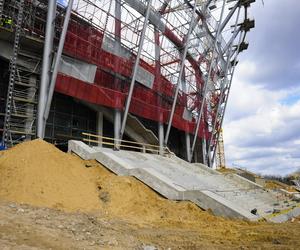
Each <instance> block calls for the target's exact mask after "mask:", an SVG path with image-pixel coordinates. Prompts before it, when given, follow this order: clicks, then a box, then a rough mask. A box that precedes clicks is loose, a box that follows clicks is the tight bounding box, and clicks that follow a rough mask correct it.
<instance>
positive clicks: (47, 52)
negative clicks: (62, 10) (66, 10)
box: [37, 1, 56, 138]
mask: <svg viewBox="0 0 300 250" xmlns="http://www.w3.org/2000/svg"><path fill="white" fill-rule="evenodd" d="M55 15H56V1H48V13H47V23H46V34H45V42H44V52H43V65H42V73H41V83H40V92H39V102H38V119H37V136H38V137H39V138H44V132H45V131H44V127H45V124H44V111H45V104H46V101H47V99H46V98H47V89H48V82H49V74H50V61H51V54H52V45H53V38H54V26H55V23H54V21H55Z"/></svg>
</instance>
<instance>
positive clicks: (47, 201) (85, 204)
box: [0, 140, 99, 211]
mask: <svg viewBox="0 0 300 250" xmlns="http://www.w3.org/2000/svg"><path fill="white" fill-rule="evenodd" d="M0 198H2V199H6V200H9V201H16V202H20V203H28V204H31V205H35V206H47V207H54V208H62V209H65V210H88V211H90V210H95V209H98V208H99V199H98V191H97V187H96V185H95V183H94V182H92V181H91V179H90V177H89V175H86V169H85V167H84V165H83V164H82V162H81V161H80V160H79V159H76V158H75V157H74V156H71V155H68V154H65V153H63V152H61V151H60V150H58V149H57V148H55V147H54V146H53V145H51V144H49V143H47V142H45V141H42V140H34V141H30V142H25V143H22V144H20V145H17V146H16V147H14V148H12V149H10V150H8V151H6V152H5V153H4V154H3V155H2V156H0Z"/></svg>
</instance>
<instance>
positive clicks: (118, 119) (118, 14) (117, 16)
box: [114, 0, 122, 149]
mask: <svg viewBox="0 0 300 250" xmlns="http://www.w3.org/2000/svg"><path fill="white" fill-rule="evenodd" d="M121 11H122V9H121V0H115V40H116V41H117V44H118V47H117V49H118V50H119V49H120V46H121V14H122V13H121ZM115 65H116V68H117V70H119V66H120V61H119V60H116V62H115ZM114 84H115V88H116V89H117V90H119V91H120V80H119V79H118V78H117V76H115V80H114ZM116 101H117V102H118V103H119V102H121V100H120V98H119V97H117V100H116ZM120 129H121V110H120V109H115V110H114V144H115V145H114V148H115V149H119V148H120V147H119V146H118V145H117V144H119V142H120Z"/></svg>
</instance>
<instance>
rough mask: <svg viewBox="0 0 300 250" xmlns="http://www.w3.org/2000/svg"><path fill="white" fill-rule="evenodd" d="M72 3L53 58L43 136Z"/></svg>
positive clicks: (71, 1) (70, 0) (72, 0)
mask: <svg viewBox="0 0 300 250" xmlns="http://www.w3.org/2000/svg"><path fill="white" fill-rule="evenodd" d="M73 2H74V0H69V3H68V7H67V10H66V14H65V19H64V24H63V29H62V33H61V35H60V39H59V44H58V49H57V53H56V58H55V62H54V67H53V72H52V75H51V81H50V85H49V92H48V96H47V103H46V106H45V111H44V123H43V134H44V133H45V128H46V122H47V119H48V117H49V112H50V107H51V102H52V97H53V93H54V89H55V83H56V78H57V73H58V68H59V66H60V60H61V55H62V52H63V48H64V44H65V39H66V35H67V30H68V26H69V21H70V16H71V11H72V6H73Z"/></svg>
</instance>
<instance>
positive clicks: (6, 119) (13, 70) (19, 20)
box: [0, 0, 25, 145]
mask: <svg viewBox="0 0 300 250" xmlns="http://www.w3.org/2000/svg"><path fill="white" fill-rule="evenodd" d="M0 1H1V0H0ZM2 2H3V1H2ZM24 2H25V0H20V2H19V6H18V16H17V22H16V29H15V39H14V44H13V55H12V57H11V60H10V65H9V70H10V75H9V82H8V90H7V99H6V109H5V117H4V126H3V135H2V143H4V144H5V145H8V143H9V139H10V143H11V144H13V141H12V137H11V133H10V123H11V113H12V105H13V92H14V87H15V79H16V72H17V70H16V68H17V58H18V52H19V47H20V44H19V43H20V36H21V31H22V22H23V11H24Z"/></svg>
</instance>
